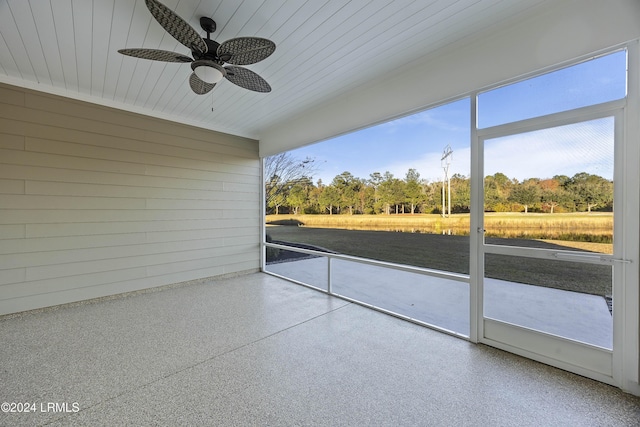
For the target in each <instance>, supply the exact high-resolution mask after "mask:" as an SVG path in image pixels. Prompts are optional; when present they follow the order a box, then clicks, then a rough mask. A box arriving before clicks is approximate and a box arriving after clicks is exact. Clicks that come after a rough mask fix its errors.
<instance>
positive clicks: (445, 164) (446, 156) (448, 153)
mask: <svg viewBox="0 0 640 427" xmlns="http://www.w3.org/2000/svg"><path fill="white" fill-rule="evenodd" d="M452 159H453V150H452V149H451V145H449V144H447V146H446V147H444V150H443V151H442V158H441V159H440V163H441V165H442V169H443V170H444V178H443V179H442V217H443V218H444V217H445V216H446V217H449V216H451V180H450V179H449V165H451V160H452ZM445 183H446V184H447V197H446V199H445V196H444V186H445ZM445 200H446V202H447V204H448V207H449V209H448V210H447V209H445Z"/></svg>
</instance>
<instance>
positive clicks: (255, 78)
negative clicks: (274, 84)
mask: <svg viewBox="0 0 640 427" xmlns="http://www.w3.org/2000/svg"><path fill="white" fill-rule="evenodd" d="M224 68H225V70H227V75H226V76H225V77H226V78H227V80H229V81H230V82H231V83H233V84H235V85H238V86H240V87H243V88H245V89H249V90H252V91H254V92H271V86H269V83H267V81H266V80H265V79H263V78H262V77H260V76H259V75H257V74H256V73H254V72H253V71H251V70H249V69H247V68H242V67H232V66H230V67H224Z"/></svg>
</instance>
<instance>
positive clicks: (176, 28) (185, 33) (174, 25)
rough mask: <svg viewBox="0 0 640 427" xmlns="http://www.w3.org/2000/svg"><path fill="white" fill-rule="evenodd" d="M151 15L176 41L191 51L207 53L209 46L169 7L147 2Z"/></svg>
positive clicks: (152, 0)
mask: <svg viewBox="0 0 640 427" xmlns="http://www.w3.org/2000/svg"><path fill="white" fill-rule="evenodd" d="M145 3H146V4H147V8H148V9H149V12H151V15H153V17H154V18H155V19H156V21H158V23H159V24H160V25H162V28H164V29H165V30H166V31H167V32H168V33H169V34H171V35H172V36H173V38H174V39H176V40H178V41H179V42H180V43H182V44H183V45H185V46H186V47H188V48H189V49H191V50H195V51H198V52H202V53H206V52H207V50H208V49H207V44H206V43H205V41H204V40H203V39H202V37H200V35H199V34H198V32H197V31H196V30H195V29H194V28H193V27H192V26H191V25H189V24H187V22H186V21H185V20H184V19H182V18H180V17H179V16H178V15H177V14H176V13H174V12H173V11H172V10H171V9H169V8H168V7H167V6H165V5H163V4H162V3H160V2H159V1H157V0H145Z"/></svg>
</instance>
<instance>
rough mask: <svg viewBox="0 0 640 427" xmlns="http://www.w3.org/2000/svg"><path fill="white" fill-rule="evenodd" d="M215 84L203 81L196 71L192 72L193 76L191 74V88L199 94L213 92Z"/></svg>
mask: <svg viewBox="0 0 640 427" xmlns="http://www.w3.org/2000/svg"><path fill="white" fill-rule="evenodd" d="M215 85H216V84H215V83H206V82H203V81H202V80H200V78H199V77H198V76H196V73H191V76H189V86H191V90H192V91H194V92H195V93H196V94H198V95H204V94H205V93H208V92H211V90H212V89H213V88H214V86H215Z"/></svg>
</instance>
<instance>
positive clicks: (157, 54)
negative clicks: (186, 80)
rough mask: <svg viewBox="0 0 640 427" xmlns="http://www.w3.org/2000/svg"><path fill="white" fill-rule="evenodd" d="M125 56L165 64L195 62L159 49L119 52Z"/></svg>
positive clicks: (123, 50)
mask: <svg viewBox="0 0 640 427" xmlns="http://www.w3.org/2000/svg"><path fill="white" fill-rule="evenodd" d="M118 52H119V53H121V54H123V55H128V56H133V57H134V58H142V59H151V60H153V61H164V62H193V59H191V58H189V57H188V56H185V55H180V54H179V53H176V52H170V51H168V50H159V49H120V50H119V51H118Z"/></svg>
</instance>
